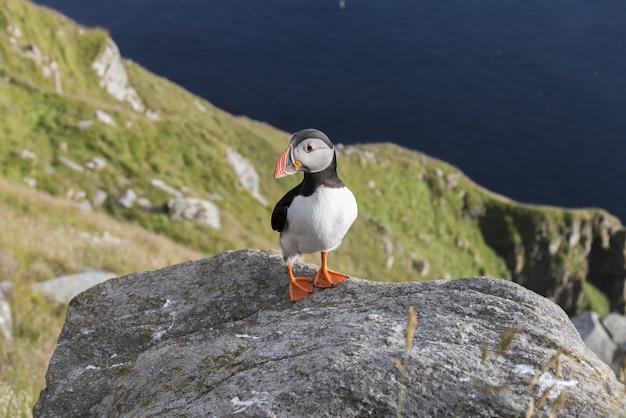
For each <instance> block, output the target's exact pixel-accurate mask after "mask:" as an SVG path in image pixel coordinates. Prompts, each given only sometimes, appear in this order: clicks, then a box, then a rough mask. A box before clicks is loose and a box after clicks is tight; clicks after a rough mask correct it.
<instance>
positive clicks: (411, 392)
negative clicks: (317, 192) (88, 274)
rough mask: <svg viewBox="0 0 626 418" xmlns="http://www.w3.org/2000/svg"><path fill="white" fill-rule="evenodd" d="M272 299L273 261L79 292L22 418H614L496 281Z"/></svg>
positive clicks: (619, 398)
mask: <svg viewBox="0 0 626 418" xmlns="http://www.w3.org/2000/svg"><path fill="white" fill-rule="evenodd" d="M296 269H297V270H298V271H299V272H301V273H302V274H313V273H314V271H315V266H312V265H307V264H298V265H296ZM286 284H287V280H286V278H285V272H284V267H283V265H282V262H281V257H280V254H279V253H278V252H277V251H258V250H244V251H238V252H225V253H220V254H218V255H216V256H214V257H212V258H207V259H203V260H199V261H194V262H186V263H183V264H179V265H176V266H171V267H167V268H164V269H161V270H158V271H152V272H144V273H136V274H131V275H129V276H125V277H121V278H116V279H112V280H109V281H108V282H105V283H103V284H101V285H98V286H96V287H94V288H92V289H90V290H88V291H87V292H85V293H83V294H81V295H79V296H78V297H76V298H75V299H74V300H73V301H72V302H71V304H70V306H69V309H68V312H67V319H66V322H65V325H64V327H63V331H62V333H61V337H60V339H59V343H58V346H57V349H56V351H55V354H54V356H53V358H52V360H51V362H50V367H49V369H48V373H47V377H46V381H47V387H46V389H45V390H44V391H43V392H42V393H41V396H40V398H39V401H38V402H37V404H36V406H35V409H34V415H35V416H36V417H66V416H103V415H107V414H115V415H117V416H152V415H163V414H165V415H181V416H344V417H350V416H364V415H373V416H395V415H396V412H397V411H398V409H399V408H400V409H401V412H402V413H403V414H404V415H405V416H453V415H455V414H456V415H458V416H524V415H526V413H527V412H532V413H534V416H548V415H549V414H551V413H556V414H558V415H560V416H615V417H619V416H625V412H624V411H626V399H624V393H625V392H624V390H625V388H624V386H623V385H621V384H620V383H618V382H617V381H616V379H615V375H614V374H613V372H612V371H611V370H610V369H609V368H608V366H606V365H605V364H604V363H603V362H602V361H600V360H599V359H598V358H597V357H596V356H595V355H594V354H593V353H591V352H590V351H589V349H588V348H587V347H586V346H585V345H584V344H583V343H582V341H581V339H580V337H579V335H578V332H577V331H576V329H575V328H574V326H573V325H572V323H571V322H570V321H569V319H568V318H567V316H566V315H565V313H564V312H563V310H561V309H560V308H559V307H558V306H557V305H555V304H554V303H552V302H550V301H548V300H547V299H545V298H543V297H541V296H538V295H537V294H535V293H533V292H531V291H528V290H526V289H524V288H523V287H521V286H519V285H517V284H514V283H511V282H510V281H505V280H497V279H489V278H466V279H458V280H453V281H431V282H427V283H374V282H370V281H363V280H359V279H354V278H352V279H349V280H348V281H346V282H344V283H342V284H341V285H339V286H337V287H336V288H332V289H326V290H319V291H316V292H315V293H314V294H313V295H312V296H311V297H309V298H307V299H305V300H303V301H301V302H299V303H296V304H292V303H291V302H289V300H288V297H287V287H286ZM410 306H412V307H414V308H415V311H416V314H417V327H416V329H415V334H414V338H413V339H412V340H410V342H411V343H412V344H411V346H410V348H409V349H408V350H407V346H406V344H407V341H406V338H405V329H406V326H407V313H408V310H409V307H410ZM405 356H406V357H405ZM394 358H396V359H399V360H395V361H394V360H392V359H394ZM394 363H398V364H399V366H400V367H397V366H396V364H394ZM401 369H403V370H404V373H401V371H400V370H401ZM401 393H402V395H401Z"/></svg>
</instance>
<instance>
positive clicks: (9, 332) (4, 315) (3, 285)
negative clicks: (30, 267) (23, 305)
mask: <svg viewBox="0 0 626 418" xmlns="http://www.w3.org/2000/svg"><path fill="white" fill-rule="evenodd" d="M12 290H13V284H12V283H11V282H0V336H2V337H3V338H4V339H5V340H10V339H12V338H13V316H12V315H11V305H10V304H9V301H8V299H9V298H8V296H9V295H10V293H11V292H12ZM1 340H2V338H0V341H1Z"/></svg>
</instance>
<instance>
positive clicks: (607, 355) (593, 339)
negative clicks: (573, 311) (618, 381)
mask: <svg viewBox="0 0 626 418" xmlns="http://www.w3.org/2000/svg"><path fill="white" fill-rule="evenodd" d="M572 322H573V323H574V325H575V326H576V329H577V330H578V332H579V333H580V336H581V337H582V339H583V341H584V342H585V344H587V346H588V347H589V348H590V349H591V351H593V352H594V353H596V355H597V356H598V357H599V358H600V359H601V360H602V361H604V362H605V363H606V364H608V365H609V366H611V368H612V369H613V370H614V371H615V373H616V374H619V373H620V370H623V368H624V365H625V364H626V317H625V316H623V315H619V314H616V313H612V314H609V315H607V316H605V317H603V318H600V316H599V315H598V314H597V313H595V312H592V311H585V312H583V313H581V314H580V315H576V316H575V317H573V318H572Z"/></svg>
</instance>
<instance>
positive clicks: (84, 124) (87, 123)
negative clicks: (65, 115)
mask: <svg viewBox="0 0 626 418" xmlns="http://www.w3.org/2000/svg"><path fill="white" fill-rule="evenodd" d="M92 126H93V120H91V119H84V120H79V121H78V127H79V128H80V129H81V130H83V131H84V130H85V129H89V128H91V127H92Z"/></svg>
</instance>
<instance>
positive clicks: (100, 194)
mask: <svg viewBox="0 0 626 418" xmlns="http://www.w3.org/2000/svg"><path fill="white" fill-rule="evenodd" d="M107 197H108V195H107V192H105V191H104V190H102V189H97V190H96V192H95V193H94V195H93V197H92V198H91V203H93V205H94V206H100V205H101V204H103V203H104V202H106V200H107Z"/></svg>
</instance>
